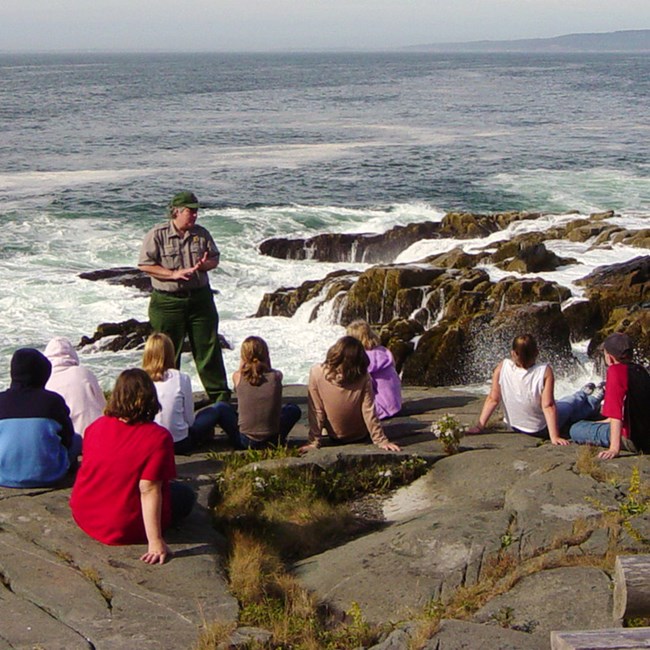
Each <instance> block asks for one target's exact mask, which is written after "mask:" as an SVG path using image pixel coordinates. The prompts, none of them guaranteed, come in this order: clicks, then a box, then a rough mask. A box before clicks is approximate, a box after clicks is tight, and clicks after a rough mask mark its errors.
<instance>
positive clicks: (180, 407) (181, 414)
mask: <svg viewBox="0 0 650 650" xmlns="http://www.w3.org/2000/svg"><path fill="white" fill-rule="evenodd" d="M154 385H155V387H156V392H157V393H158V401H159V402H160V405H161V406H162V410H161V411H160V413H158V415H156V418H155V421H156V422H157V423H158V424H160V425H161V426H163V427H165V429H167V430H168V431H169V433H171V434H172V438H173V439H174V442H180V441H181V440H185V438H187V436H188V429H189V428H190V427H191V426H192V425H193V424H194V400H193V398H192V382H191V381H190V377H189V375H186V374H185V373H184V372H179V371H178V370H176V369H175V368H171V369H170V370H168V371H167V372H166V373H165V378H164V379H163V380H162V381H154Z"/></svg>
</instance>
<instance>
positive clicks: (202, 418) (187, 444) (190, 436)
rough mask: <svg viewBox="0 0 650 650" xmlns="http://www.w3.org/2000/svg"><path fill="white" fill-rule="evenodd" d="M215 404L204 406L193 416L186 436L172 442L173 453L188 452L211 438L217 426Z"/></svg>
mask: <svg viewBox="0 0 650 650" xmlns="http://www.w3.org/2000/svg"><path fill="white" fill-rule="evenodd" d="M217 418H218V416H217V411H216V404H213V405H212V406H206V407H205V408H204V409H201V410H200V411H199V412H198V413H197V414H196V415H195V416H194V424H192V426H191V427H190V428H189V429H188V431H187V438H183V439H182V440H179V441H178V442H175V443H174V453H175V454H189V453H190V452H192V451H194V450H195V449H196V448H197V447H200V446H201V445H204V444H205V443H207V442H210V440H212V434H213V433H214V428H215V427H216V426H217Z"/></svg>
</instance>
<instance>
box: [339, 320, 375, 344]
mask: <svg viewBox="0 0 650 650" xmlns="http://www.w3.org/2000/svg"><path fill="white" fill-rule="evenodd" d="M345 331H346V333H347V335H348V336H354V338H355V339H359V340H360V341H361V344H362V345H363V347H364V348H365V349H366V350H372V349H373V348H376V347H377V346H378V345H379V344H380V343H381V341H380V340H379V336H378V335H377V333H376V332H375V331H373V329H372V328H371V327H370V325H369V324H368V322H367V321H365V320H362V319H359V320H353V321H352V322H351V323H350V324H349V325H348V326H347V328H346V330H345Z"/></svg>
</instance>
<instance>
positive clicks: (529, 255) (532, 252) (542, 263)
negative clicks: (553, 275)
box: [490, 238, 577, 273]
mask: <svg viewBox="0 0 650 650" xmlns="http://www.w3.org/2000/svg"><path fill="white" fill-rule="evenodd" d="M522 239H523V241H522ZM490 259H491V261H492V262H493V263H495V264H496V265H497V266H498V267H499V268H502V269H504V270H505V271H511V272H515V273H539V272H540V271H555V270H556V269H557V268H558V267H560V266H566V265H568V264H575V263H576V262H577V260H575V259H573V258H564V257H560V256H559V255H556V254H555V253H553V252H552V251H549V250H548V249H547V248H546V246H545V245H544V244H542V243H541V242H539V243H536V242H530V241H526V239H525V238H520V240H519V241H510V242H508V243H506V244H503V245H501V246H500V247H499V250H498V251H497V252H496V253H494V254H493V255H492V256H491V258H490Z"/></svg>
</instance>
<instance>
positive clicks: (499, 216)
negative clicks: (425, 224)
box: [440, 212, 541, 239]
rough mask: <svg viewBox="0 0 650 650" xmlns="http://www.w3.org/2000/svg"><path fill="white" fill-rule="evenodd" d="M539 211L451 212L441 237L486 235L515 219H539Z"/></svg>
mask: <svg viewBox="0 0 650 650" xmlns="http://www.w3.org/2000/svg"><path fill="white" fill-rule="evenodd" d="M540 216H541V215H540V213H539V212H534V213H533V212H499V213H496V214H475V213H471V212H449V213H448V214H446V215H445V216H444V217H443V219H442V223H441V227H440V237H457V238H459V239H469V238H474V237H486V236H487V235H491V234H492V233H494V232H497V231H498V230H503V229H504V228H506V227H507V226H509V225H510V224H511V223H512V222H513V221H523V220H526V219H538V218H539V217H540Z"/></svg>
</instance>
